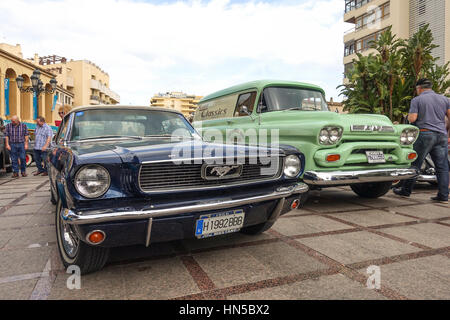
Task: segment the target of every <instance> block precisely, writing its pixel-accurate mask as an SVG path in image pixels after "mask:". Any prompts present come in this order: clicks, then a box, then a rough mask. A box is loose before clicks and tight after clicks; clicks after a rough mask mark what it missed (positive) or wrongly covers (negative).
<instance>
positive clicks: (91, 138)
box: [78, 136, 142, 141]
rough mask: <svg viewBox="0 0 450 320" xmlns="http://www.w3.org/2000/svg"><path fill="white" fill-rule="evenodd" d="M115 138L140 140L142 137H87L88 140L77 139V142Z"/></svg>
mask: <svg viewBox="0 0 450 320" xmlns="http://www.w3.org/2000/svg"><path fill="white" fill-rule="evenodd" d="M115 138H123V139H136V140H142V137H139V136H97V137H89V138H84V139H79V140H78V141H85V140H95V139H115Z"/></svg>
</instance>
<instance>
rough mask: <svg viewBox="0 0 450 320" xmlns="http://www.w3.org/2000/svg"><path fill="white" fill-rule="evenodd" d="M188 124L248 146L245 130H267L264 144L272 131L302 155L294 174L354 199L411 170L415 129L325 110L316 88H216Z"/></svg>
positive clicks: (264, 84)
mask: <svg viewBox="0 0 450 320" xmlns="http://www.w3.org/2000/svg"><path fill="white" fill-rule="evenodd" d="M193 125H194V127H195V128H196V129H197V130H198V131H199V132H200V133H201V134H204V133H205V132H206V133H207V132H208V131H210V130H211V129H218V130H219V131H220V132H222V134H223V139H225V140H226V141H230V140H231V142H236V143H241V144H254V143H255V141H254V140H253V141H252V139H249V137H248V135H247V134H246V132H248V131H249V130H250V132H251V131H252V130H253V131H254V130H256V131H258V132H260V133H261V132H262V131H263V130H267V133H268V134H269V137H268V138H267V142H265V141H263V142H264V143H270V142H273V141H272V137H271V136H270V134H271V133H272V130H276V131H275V132H276V135H278V137H277V136H275V137H274V139H273V140H276V139H278V140H279V143H280V144H288V145H292V146H294V147H296V148H298V149H299V150H300V151H302V152H303V153H304V154H305V157H306V168H305V173H304V174H303V175H302V176H301V179H302V180H303V181H304V182H306V183H307V184H309V186H310V187H312V188H323V187H330V186H345V185H349V186H350V187H351V188H352V190H353V191H354V192H355V193H356V194H358V195H359V196H361V197H368V198H377V197H380V196H382V195H384V194H386V193H387V192H388V191H389V189H390V187H391V184H392V182H393V181H394V180H402V179H407V178H412V177H415V176H416V175H417V172H416V170H415V169H412V168H411V162H412V161H413V160H414V159H416V157H417V154H416V152H415V151H414V150H413V149H412V145H413V143H414V142H415V141H416V139H417V136H418V134H419V130H418V129H417V128H416V127H414V126H411V125H393V124H392V122H391V121H390V120H389V118H387V117H385V116H382V115H375V114H338V113H335V112H330V111H329V109H328V106H327V103H326V100H325V92H324V91H323V89H322V88H320V87H318V86H315V85H311V84H306V83H300V82H292V81H271V80H264V81H254V82H249V83H245V84H241V85H237V86H234V87H231V88H228V89H224V90H221V91H218V92H216V93H213V94H210V95H208V96H206V97H204V98H203V99H202V100H201V101H200V102H199V107H198V108H197V110H196V112H195V115H194V122H193ZM233 139H234V140H233ZM256 143H257V144H264V143H261V141H257V142H256Z"/></svg>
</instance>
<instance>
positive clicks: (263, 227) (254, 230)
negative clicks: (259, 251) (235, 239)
mask: <svg viewBox="0 0 450 320" xmlns="http://www.w3.org/2000/svg"><path fill="white" fill-rule="evenodd" d="M273 224H274V222H269V221H267V222H264V223H260V224H257V225H254V226H250V227H245V228H242V230H241V233H243V234H248V235H258V234H261V233H263V232H264V231H267V230H269V229H270V228H271V227H272V226H273Z"/></svg>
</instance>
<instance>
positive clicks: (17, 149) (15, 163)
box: [9, 142, 27, 173]
mask: <svg viewBox="0 0 450 320" xmlns="http://www.w3.org/2000/svg"><path fill="white" fill-rule="evenodd" d="M9 145H10V146H11V162H12V168H13V172H15V173H19V159H20V171H21V172H22V173H25V171H26V168H27V160H26V158H25V156H26V155H25V143H23V142H21V143H10V144H9Z"/></svg>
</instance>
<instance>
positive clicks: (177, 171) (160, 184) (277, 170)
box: [139, 158, 282, 192]
mask: <svg viewBox="0 0 450 320" xmlns="http://www.w3.org/2000/svg"><path fill="white" fill-rule="evenodd" d="M277 159H278V158H277ZM223 163H224V164H223V165H221V164H218V165H213V166H217V167H222V166H227V164H226V162H225V161H224V162H223ZM205 166H209V165H208V164H205V163H199V164H191V163H188V164H178V165H177V164H175V163H173V162H156V163H144V164H142V166H141V170H140V173H139V186H140V188H141V190H142V191H144V192H152V191H163V190H172V189H201V188H205V187H215V186H222V185H224V186H226V185H230V184H241V183H251V182H258V181H268V180H275V179H278V178H279V177H280V176H281V171H282V170H281V169H282V159H281V158H279V159H278V161H273V162H272V163H269V164H263V163H261V161H260V160H259V159H258V160H257V163H251V162H250V161H249V159H246V161H245V163H244V164H242V168H241V167H240V168H239V170H238V171H239V173H240V174H239V176H238V177H235V178H230V179H227V178H226V175H225V176H224V177H219V176H218V175H212V176H210V177H209V179H206V178H205ZM264 168H265V169H266V170H264V171H263V173H264V174H262V169H264ZM269 168H271V169H270V170H269ZM202 172H203V174H202ZM267 173H269V174H267ZM211 178H212V180H211Z"/></svg>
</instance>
